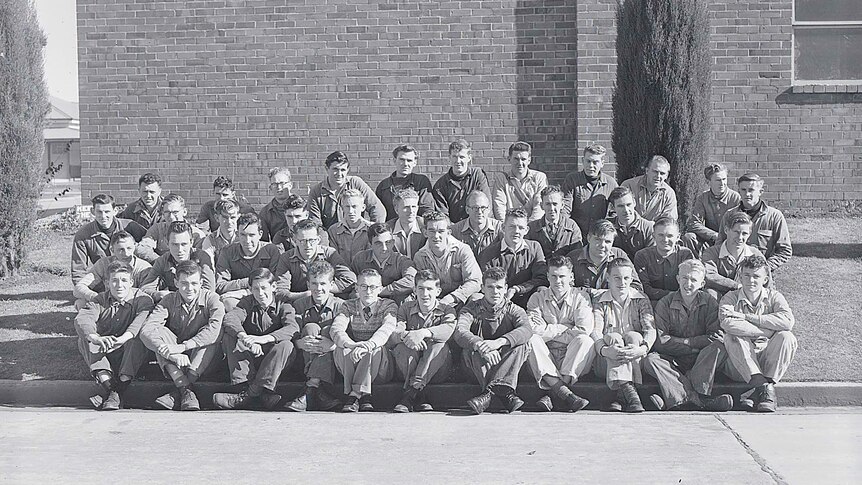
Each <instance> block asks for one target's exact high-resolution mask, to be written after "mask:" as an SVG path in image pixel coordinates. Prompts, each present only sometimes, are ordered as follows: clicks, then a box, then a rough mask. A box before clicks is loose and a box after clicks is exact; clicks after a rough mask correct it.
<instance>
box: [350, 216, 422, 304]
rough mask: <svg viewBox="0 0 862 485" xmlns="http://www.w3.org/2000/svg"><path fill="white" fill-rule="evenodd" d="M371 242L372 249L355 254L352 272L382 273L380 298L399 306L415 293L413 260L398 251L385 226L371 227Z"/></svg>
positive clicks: (376, 223)
mask: <svg viewBox="0 0 862 485" xmlns="http://www.w3.org/2000/svg"><path fill="white" fill-rule="evenodd" d="M368 240H369V243H370V244H371V249H366V250H364V251H360V252H358V253H356V255H355V256H353V261H352V262H351V264H350V269H351V270H353V272H354V273H355V274H359V273H361V272H362V271H363V270H365V269H369V268H370V269H373V270H375V271H377V272H378V273H380V277H381V278H382V280H383V289H382V290H381V291H380V297H381V298H388V299H390V300H392V301H394V302H395V303H397V304H400V303H401V302H402V301H404V299H405V298H407V297H408V296H410V294H411V293H413V277H414V276H415V275H416V268H415V267H414V266H413V261H412V260H411V259H410V258H408V257H407V256H404V255H403V254H401V253H399V252H397V251H395V245H394V239H393V238H392V233H391V232H390V231H389V227H387V226H386V224H381V223H379V222H375V223H374V224H372V225H371V227H369V228H368Z"/></svg>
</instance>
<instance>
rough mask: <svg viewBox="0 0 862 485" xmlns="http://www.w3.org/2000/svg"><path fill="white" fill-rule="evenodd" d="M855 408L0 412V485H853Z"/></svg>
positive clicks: (861, 447)
mask: <svg viewBox="0 0 862 485" xmlns="http://www.w3.org/2000/svg"><path fill="white" fill-rule="evenodd" d="M860 457H862V409H859V408H852V409H850V410H847V409H824V408H818V409H811V410H799V409H794V410H791V411H789V412H781V413H779V414H775V415H748V414H744V413H727V414H722V415H717V414H696V413H672V414H668V413H664V414H659V413H647V414H641V415H621V414H606V413H600V412H592V411H588V412H582V413H578V414H574V415H573V414H559V413H552V414H546V415H537V414H531V413H517V414H515V415H511V416H509V415H502V414H486V415H482V416H465V415H463V414H459V413H451V414H443V413H430V414H423V415H417V414H410V415H396V414H387V413H373V414H358V415H339V414H329V413H307V414H302V415H297V414H287V413H260V412H218V411H210V412H198V413H174V412H158V411H137V410H129V411H126V410H124V411H118V412H113V413H97V412H95V411H90V410H76V409H58V408H48V409H39V408H0V482H3V483H73V482H74V483H91V484H94V483H116V482H118V481H122V482H125V483H138V482H143V481H145V480H146V481H148V482H151V483H166V482H173V483H206V482H219V483H220V482H235V483H251V482H256V483H299V482H302V483H345V482H352V483H411V482H412V483H639V484H640V483H684V484H688V483H709V484H717V483H746V484H757V483H784V482H786V483H818V482H819V483H859V477H860V473H862V461H860Z"/></svg>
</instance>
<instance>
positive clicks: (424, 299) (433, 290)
mask: <svg viewBox="0 0 862 485" xmlns="http://www.w3.org/2000/svg"><path fill="white" fill-rule="evenodd" d="M413 291H414V293H415V294H416V300H417V301H419V304H420V305H421V306H422V308H426V309H427V308H432V307H434V305H436V304H437V297H438V296H439V295H440V285H439V284H437V282H436V281H429V280H421V281H417V282H416V287H415V288H414V289H413Z"/></svg>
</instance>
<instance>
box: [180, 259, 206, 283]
mask: <svg viewBox="0 0 862 485" xmlns="http://www.w3.org/2000/svg"><path fill="white" fill-rule="evenodd" d="M174 269H175V271H176V275H177V279H180V275H186V276H192V275H194V274H201V267H200V265H198V264H197V263H196V262H194V260H191V259H187V260H185V261H180V262H179V263H177V265H176V267H175V268H174Z"/></svg>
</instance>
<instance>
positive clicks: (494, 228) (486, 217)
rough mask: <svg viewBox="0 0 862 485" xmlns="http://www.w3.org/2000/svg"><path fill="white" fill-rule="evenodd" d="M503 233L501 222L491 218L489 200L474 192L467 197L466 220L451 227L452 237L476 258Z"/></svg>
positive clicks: (483, 195) (485, 196) (482, 193)
mask: <svg viewBox="0 0 862 485" xmlns="http://www.w3.org/2000/svg"><path fill="white" fill-rule="evenodd" d="M502 232H503V221H502V220H499V221H498V220H497V219H494V218H493V217H491V200H490V199H489V198H488V196H487V195H486V194H485V193H484V192H480V191H478V190H474V191H473V192H470V195H468V196H467V218H466V219H464V220H463V221H461V222H458V223H456V224H455V225H453V226H452V235H453V236H455V239H457V240H459V241H461V242H462V243H464V244H466V245H467V246H469V247H470V250H471V251H473V254H474V255H476V256H478V255H479V253H480V252H482V250H483V249H485V248H487V247H488V246H490V245H491V243H492V242H494V240H495V239H498V238H499V237H500V235H501V234H502Z"/></svg>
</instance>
